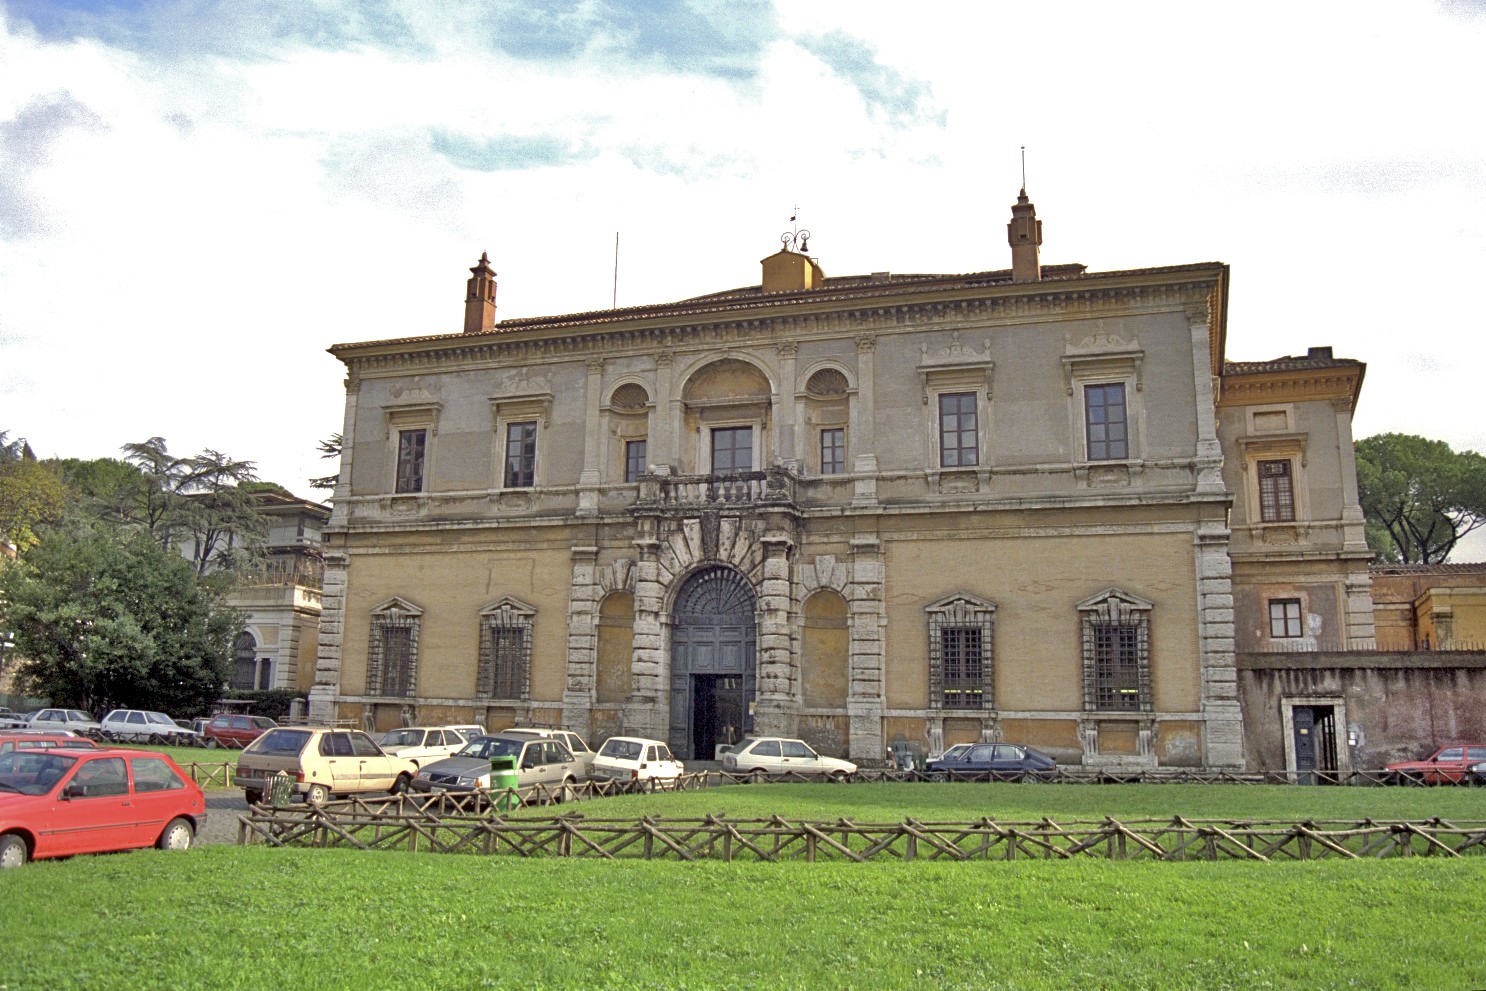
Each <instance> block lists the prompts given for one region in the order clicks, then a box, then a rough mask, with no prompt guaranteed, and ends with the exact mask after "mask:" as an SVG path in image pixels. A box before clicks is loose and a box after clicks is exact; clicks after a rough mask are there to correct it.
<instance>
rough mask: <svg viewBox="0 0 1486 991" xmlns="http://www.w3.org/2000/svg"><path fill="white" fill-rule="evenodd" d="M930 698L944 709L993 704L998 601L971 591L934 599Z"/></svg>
mask: <svg viewBox="0 0 1486 991" xmlns="http://www.w3.org/2000/svg"><path fill="white" fill-rule="evenodd" d="M925 612H927V614H928V620H929V703H930V705H932V706H934V707H935V708H944V709H990V708H993V707H994V704H995V699H994V694H993V692H992V684H993V671H992V640H993V636H994V632H995V614H996V607H995V606H993V605H991V604H990V603H989V602H986V601H984V600H981V599H977V598H974V597H973V596H969V595H963V594H962V595H957V596H951V597H949V598H947V599H941V600H939V601H938V602H935V603H934V604H932V605H930V606H929V607H928V608H927V609H926V610H925Z"/></svg>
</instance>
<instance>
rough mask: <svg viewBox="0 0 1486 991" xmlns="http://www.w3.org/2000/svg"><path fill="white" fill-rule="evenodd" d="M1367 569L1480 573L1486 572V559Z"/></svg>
mask: <svg viewBox="0 0 1486 991" xmlns="http://www.w3.org/2000/svg"><path fill="white" fill-rule="evenodd" d="M1367 570H1368V571H1370V572H1371V573H1372V574H1374V575H1399V576H1403V575H1479V574H1483V573H1486V561H1475V562H1466V563H1461V564H1451V563H1448V562H1447V563H1445V564H1373V565H1369V566H1368V569H1367Z"/></svg>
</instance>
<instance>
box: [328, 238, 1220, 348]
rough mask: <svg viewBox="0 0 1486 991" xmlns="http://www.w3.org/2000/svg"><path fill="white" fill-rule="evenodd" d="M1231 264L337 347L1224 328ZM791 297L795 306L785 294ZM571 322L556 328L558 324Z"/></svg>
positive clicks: (687, 344) (677, 343) (670, 344)
mask: <svg viewBox="0 0 1486 991" xmlns="http://www.w3.org/2000/svg"><path fill="white" fill-rule="evenodd" d="M1226 272H1227V269H1226V267H1225V266H1220V265H1203V266H1190V267H1188V268H1182V269H1171V270H1156V271H1145V272H1133V273H1115V274H1113V275H1105V276H1086V277H1082V278H1079V279H1067V280H1055V281H1051V282H1047V283H1031V284H1028V283H1019V284H1016V285H1011V286H1007V285H988V286H976V285H972V286H964V285H955V286H948V287H941V286H931V287H918V288H914V287H906V288H898V289H897V290H896V291H895V292H893V293H890V294H883V295H881V296H871V297H862V296H859V295H853V294H827V295H825V296H822V297H799V296H795V297H792V298H790V299H789V300H782V301H777V302H774V301H756V302H753V303H752V304H750V305H748V306H746V307H739V306H738V305H733V306H728V307H717V308H715V311H708V310H707V308H683V309H676V310H665V311H663V312H644V313H639V314H631V315H623V316H616V317H610V318H607V319H597V318H595V319H591V320H585V321H576V320H575V321H573V322H570V323H562V322H559V323H557V324H554V325H542V326H533V327H531V328H529V329H528V328H522V329H513V330H505V331H502V332H499V333H494V334H475V335H464V334H452V335H444V336H438V337H422V338H412V339H402V340H389V341H370V342H365V343H358V344H338V345H335V346H334V347H332V348H330V349H329V350H330V353H331V354H333V355H335V356H336V357H337V358H339V359H340V360H341V361H343V362H345V363H346V365H347V366H348V367H349V368H350V369H351V370H352V371H353V373H355V374H369V373H376V372H384V373H386V372H407V371H412V370H423V369H431V368H436V367H441V366H449V365H460V366H464V367H472V366H474V367H478V366H482V365H508V364H516V363H520V364H531V363H535V362H542V361H564V360H567V361H571V360H581V359H586V358H587V357H589V356H590V355H592V354H593V353H594V352H595V351H596V350H602V351H603V352H604V354H606V355H609V356H612V355H614V354H616V353H622V352H631V353H637V352H656V351H660V352H675V351H678V350H679V351H684V350H688V349H709V348H717V347H721V346H749V345H758V344H763V343H777V342H778V340H779V339H781V338H782V339H787V340H791V341H798V340H808V339H814V338H823V337H862V336H864V335H865V336H871V335H886V334H893V333H911V332H916V331H919V330H923V329H928V328H932V329H934V330H979V329H991V328H994V327H996V326H999V325H1011V324H1028V323H1040V322H1049V321H1061V320H1079V319H1088V318H1091V317H1095V316H1105V315H1111V314H1127V313H1151V312H1163V311H1171V312H1186V311H1187V309H1188V308H1189V307H1191V306H1194V305H1196V306H1205V307H1207V308H1208V309H1209V310H1210V311H1213V310H1214V309H1215V308H1216V312H1214V313H1213V320H1214V322H1215V323H1217V324H1218V325H1219V327H1221V322H1222V317H1221V312H1222V299H1221V297H1222V292H1221V285H1222V283H1223V282H1224V281H1225V280H1226ZM786 304H788V305H786ZM559 330H560V331H563V333H556V332H555V331H559Z"/></svg>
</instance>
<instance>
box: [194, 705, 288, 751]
mask: <svg viewBox="0 0 1486 991" xmlns="http://www.w3.org/2000/svg"><path fill="white" fill-rule="evenodd" d="M277 725H278V723H276V722H274V721H273V720H272V719H269V718H268V717H267V716H244V715H241V714H238V713H230V712H222V713H218V714H217V715H215V716H213V717H212V718H211V719H210V720H208V721H207V724H206V726H205V728H203V729H202V731H201V734H202V735H203V736H205V737H206V745H207V746H209V747H210V746H218V747H232V748H234V749H236V750H241V749H242V748H243V747H246V746H247V745H248V744H250V743H252V742H253V741H254V740H256V739H258V738H259V737H260V736H262V735H263V734H264V733H267V732H268V731H269V730H271V729H273V728H274V727H275V726H277Z"/></svg>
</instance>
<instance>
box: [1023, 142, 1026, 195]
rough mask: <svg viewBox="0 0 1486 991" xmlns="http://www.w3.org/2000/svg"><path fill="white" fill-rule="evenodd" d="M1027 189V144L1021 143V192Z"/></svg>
mask: <svg viewBox="0 0 1486 991" xmlns="http://www.w3.org/2000/svg"><path fill="white" fill-rule="evenodd" d="M1026 191H1027V146H1026V145H1022V192H1024V193H1025V192H1026Z"/></svg>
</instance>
